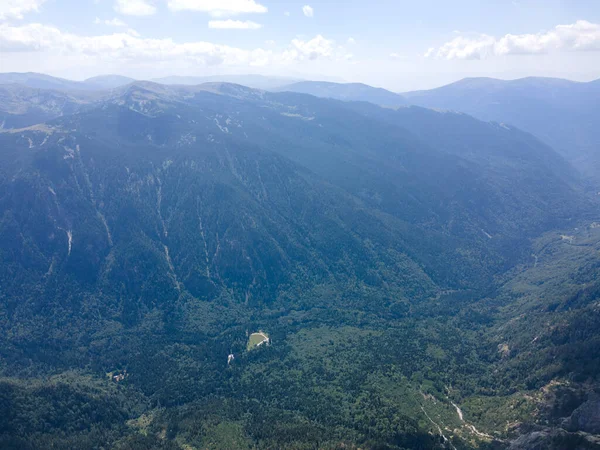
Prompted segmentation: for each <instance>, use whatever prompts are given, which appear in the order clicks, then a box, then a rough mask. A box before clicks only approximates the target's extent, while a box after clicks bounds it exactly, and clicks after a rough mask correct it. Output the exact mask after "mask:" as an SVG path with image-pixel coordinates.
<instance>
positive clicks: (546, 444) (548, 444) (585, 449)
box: [508, 428, 600, 450]
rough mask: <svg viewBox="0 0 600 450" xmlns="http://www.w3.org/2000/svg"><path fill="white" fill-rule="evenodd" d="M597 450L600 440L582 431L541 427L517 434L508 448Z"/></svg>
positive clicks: (514, 449)
mask: <svg viewBox="0 0 600 450" xmlns="http://www.w3.org/2000/svg"><path fill="white" fill-rule="evenodd" d="M565 449H569V450H598V449H600V440H598V439H596V438H595V437H594V436H589V435H585V434H583V433H569V432H568V431H565V430H562V429H557V428H543V429H540V430H536V431H533V432H530V433H527V434H523V435H522V436H519V437H518V438H517V439H515V440H514V441H512V442H511V444H510V447H509V448H508V450H565Z"/></svg>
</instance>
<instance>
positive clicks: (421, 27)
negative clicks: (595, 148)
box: [0, 0, 600, 92]
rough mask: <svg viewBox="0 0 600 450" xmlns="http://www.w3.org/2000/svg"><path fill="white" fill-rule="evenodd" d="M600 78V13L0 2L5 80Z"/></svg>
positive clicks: (170, 1)
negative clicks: (28, 76)
mask: <svg viewBox="0 0 600 450" xmlns="http://www.w3.org/2000/svg"><path fill="white" fill-rule="evenodd" d="M29 71H31V72H42V73H47V74H50V75H54V76H60V77H64V78H70V79H76V80H80V79H85V78H87V77H91V76H95V75H102V74H120V75H126V76H130V77H133V78H137V79H152V78H155V77H162V76H168V75H186V76H194V75H197V76H203V75H219V74H247V73H253V74H263V75H273V76H289V77H294V78H304V79H323V80H330V81H340V82H342V81H343V82H364V83H367V84H371V85H375V86H381V87H384V88H387V89H390V90H393V91H397V92H404V91H410V90H415V89H428V88H432V87H437V86H441V85H443V84H447V83H450V82H453V81H456V80H459V79H461V78H464V77H475V76H489V77H495V78H503V79H513V78H520V77H525V76H549V77H560V78H568V79H572V80H578V81H589V80H593V79H597V78H600V0H514V1H511V0H410V1H409V0H370V1H366V0H335V1H334V0H301V1H293V0H286V1H283V0H0V72H29Z"/></svg>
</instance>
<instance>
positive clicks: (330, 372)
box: [0, 82, 597, 448]
mask: <svg viewBox="0 0 600 450" xmlns="http://www.w3.org/2000/svg"><path fill="white" fill-rule="evenodd" d="M14 89H16V88H14ZM20 89H22V88H20ZM17 94H18V95H21V97H15V96H12V97H9V98H10V99H14V98H20V99H22V102H21V103H22V104H23V107H22V110H24V111H26V112H27V111H29V110H30V108H32V107H33V106H32V105H39V104H40V101H39V100H38V98H40V96H41V98H43V99H46V98H50V99H52V98H53V96H55V95H57V94H56V92H52V91H44V92H40V93H39V94H38V97H36V98H35V99H32V98H31V97H29V96H27V95H25V94H22V93H20V91H17ZM17 94H15V95H17ZM71 95H72V97H73V98H75V100H73V101H71V102H69V101H65V103H64V105H69V106H68V108H72V109H65V110H60V109H59V110H52V109H50V111H49V112H48V116H44V118H43V123H37V124H35V125H32V126H29V127H24V128H21V127H14V126H12V127H5V128H4V129H3V130H2V132H1V133H0V259H1V261H2V263H1V264H0V285H1V286H2V289H1V290H0V329H1V331H2V333H0V374H1V375H2V376H4V377H5V378H3V379H0V399H1V400H2V401H1V402H0V444H2V446H4V447H7V448H43V447H49V446H51V445H54V446H55V447H58V448H95V447H94V445H96V446H97V445H98V443H101V445H104V446H108V447H114V448H189V446H192V447H197V448H210V447H211V446H212V447H214V448H253V447H258V448H303V447H304V448H314V447H317V448H319V447H323V448H336V447H339V446H340V445H344V446H348V447H350V448H352V447H353V446H354V447H361V448H452V447H456V448H474V447H479V448H486V447H493V446H496V448H497V447H499V448H506V447H508V446H509V445H512V444H511V443H510V441H511V440H512V439H515V438H516V437H518V436H519V435H523V436H522V437H523V439H525V438H527V436H528V434H527V433H528V431H530V430H529V429H525V428H518V427H516V428H515V427H513V428H511V427H508V426H506V422H507V421H508V422H511V423H515V422H525V423H529V424H535V423H541V422H543V421H544V420H546V419H545V417H546V416H542V415H538V414H537V412H536V408H538V407H540V405H541V404H543V399H541V398H538V397H539V396H533V394H532V392H538V390H539V389H541V388H544V386H546V385H547V384H548V383H549V382H551V381H553V380H555V379H557V378H559V377H564V376H565V374H566V372H565V371H560V370H551V369H550V368H551V366H552V364H553V362H552V360H551V359H550V358H548V359H542V360H540V361H537V362H536V363H535V364H537V365H536V371H537V373H540V374H541V375H540V376H539V377H534V378H526V377H525V376H524V375H522V373H523V370H524V369H523V368H522V367H525V366H523V364H525V362H524V361H526V360H525V359H524V358H523V356H520V355H521V354H520V353H515V352H514V351H513V353H512V354H513V355H514V356H515V359H514V360H508V361H510V362H509V363H507V359H506V358H505V357H504V356H503V355H504V354H503V353H502V352H498V345H499V344H504V343H505V339H504V336H503V335H501V334H499V333H500V331H499V330H500V328H499V327H500V321H501V320H506V321H510V320H512V319H513V318H514V317H515V316H516V315H519V314H522V312H521V308H522V306H521V304H522V303H520V302H516V301H514V298H513V295H514V296H516V294H513V291H510V290H509V286H511V284H510V283H509V282H508V281H506V280H507V279H515V280H517V279H518V278H517V277H519V276H528V275H527V274H529V273H531V272H529V271H530V270H539V269H538V267H542V266H541V265H540V266H538V265H535V267H530V266H531V265H532V264H534V263H532V258H531V256H530V255H531V251H532V250H531V239H534V238H537V237H538V236H539V235H540V234H542V233H555V231H553V230H555V229H557V228H563V229H565V230H567V229H568V230H572V229H573V228H574V227H579V226H583V225H581V224H585V223H587V224H588V225H585V226H586V227H589V226H590V225H589V221H590V218H592V217H593V214H594V211H595V210H596V209H595V208H596V204H595V199H593V198H588V197H587V196H586V194H585V192H584V190H583V189H582V187H581V185H580V180H579V179H578V176H577V174H576V173H575V172H574V171H573V169H572V168H571V167H570V166H569V164H568V163H566V162H565V161H564V160H563V159H562V158H561V157H560V156H558V155H557V154H556V153H555V152H554V151H553V150H552V149H551V148H550V147H548V146H546V145H544V144H542V143H541V142H539V141H537V140H536V139H535V138H533V137H532V136H530V135H528V134H525V133H523V132H521V131H518V130H516V129H513V128H511V127H501V126H498V125H495V124H488V123H484V122H480V121H478V120H475V119H472V118H471V117H468V116H465V115H461V114H450V113H436V112H432V111H427V110H423V109H421V108H403V109H401V110H398V111H394V110H389V109H385V108H379V107H375V106H373V105H371V104H367V103H346V102H340V101H335V100H329V99H320V98H316V97H312V96H308V95H302V94H297V93H289V92H286V93H268V92H264V91H259V90H253V89H249V88H246V87H243V86H239V85H232V84H223V83H212V84H205V85H201V86H194V87H182V86H164V85H158V84H154V83H148V82H144V83H134V84H130V85H127V86H124V87H120V88H118V89H116V90H112V91H107V92H104V93H102V94H101V95H99V96H97V97H93V98H85V99H83V98H82V97H80V96H78V95H76V94H71ZM11 101H12V100H11ZM14 103H19V102H17V101H14ZM7 104H9V102H8V101H3V103H2V105H1V106H2V109H3V110H10V109H11V108H12V109H13V110H14V107H9V106H7ZM71 104H72V105H73V106H70V105H71ZM65 107H67V106H65ZM47 109H49V108H47ZM13 112H14V111H13ZM23 114H25V113H23ZM50 115H52V116H53V117H52V118H50V117H49V116H50ZM427 130H435V133H427ZM586 229H587V228H586ZM591 229H592V228H590V230H591ZM593 229H594V230H595V228H593ZM569 232H570V231H569ZM592 237H593V236H592ZM536 245H537V244H536ZM537 253H540V254H541V252H540V251H536V254H537ZM517 264H518V265H517ZM540 264H542V263H540ZM544 264H545V261H544ZM562 270H563V269H562V268H560V269H559V268H556V269H555V271H556V272H557V273H558V272H560V273H562V272H561V271H562ZM522 273H525V274H526V275H519V274H522ZM533 273H535V272H533ZM568 273H569V272H568V270H567V271H565V274H568ZM561 276H562V275H561ZM565 276H569V275H565ZM590 277H592V275H586V276H585V277H583V278H582V279H581V280H576V281H574V282H573V285H574V286H583V285H584V284H585V283H586V282H587V281H585V280H590V279H591V278H590ZM594 292H595V291H594ZM594 292H591V291H590V293H589V296H590V298H592V297H593V298H595V294H594ZM552 295H555V296H556V299H555V300H554V302H559V303H560V302H561V301H562V300H560V299H562V298H563V297H565V296H567V295H570V293H562V292H561V293H556V294H552ZM583 303H585V305H591V304H593V300H589V301H588V300H586V301H585V302H583ZM499 305H501V306H502V308H501V307H500V306H499ZM557 308H558V307H557ZM561 311H563V310H562V309H560V308H558V309H557V315H556V316H553V317H554V318H555V319H556V320H557V321H560V320H563V318H567V316H563V315H562V314H560V313H561ZM590 317H591V316H590ZM542 320H543V318H542V317H541V316H540V319H539V321H537V319H536V322H535V323H536V327H538V326H541V325H537V324H539V323H542ZM590 320H592V319H590ZM589 329H590V330H591V329H592V328H591V326H590V328H589ZM258 330H262V331H264V332H267V333H268V334H269V336H270V338H271V345H268V346H267V345H265V346H264V347H260V348H259V349H257V350H252V351H247V350H246V349H247V346H246V343H247V342H246V341H247V336H248V334H249V333H252V332H254V331H258ZM521 333H522V332H521V331H519V330H518V329H516V331H515V334H514V335H515V342H517V341H518V342H521V341H520V340H521V339H525V338H526V337H523V338H521V337H518V336H521ZM540 342H543V343H544V346H545V347H544V348H545V349H548V351H550V352H552V351H553V349H554V348H558V346H557V345H556V343H554V342H552V341H549V340H547V339H546V340H541V341H540ZM589 342H590V341H588V340H586V341H585V345H590V344H589ZM508 345H509V348H512V347H515V346H518V345H517V344H514V343H513V341H510V342H509V343H508ZM519 345H520V344H519ZM574 345H576V344H574ZM502 348H504V347H502ZM581 348H584V347H581ZM585 348H587V347H585ZM230 354H232V355H234V358H233V359H230V358H228V355H230ZM594 364H597V362H596V360H595V359H594V358H593V357H592V358H591V362H590V365H589V366H586V369H585V370H582V371H581V372H580V373H581V374H582V376H584V375H583V374H588V373H589V370H588V367H591V368H593V367H595V366H594ZM512 367H515V369H514V371H513V369H512ZM515 373H516V374H517V375H516V376H514V377H513V376H512V374H515ZM107 374H108V375H109V377H107ZM113 377H117V378H116V379H115V378H113ZM588 378H589V383H590V386H592V387H591V388H590V386H587V385H586V386H583V385H582V384H581V383H582V381H581V378H578V379H576V380H574V381H575V382H577V383H580V385H579V387H578V389H580V391H578V392H581V393H580V394H578V395H580V397H577V398H578V399H579V400H578V401H576V402H572V403H573V404H575V403H578V402H579V403H578V404H577V405H576V406H573V410H574V409H575V408H577V407H579V406H580V405H581V404H583V402H584V401H587V399H588V397H589V398H592V397H591V394H589V392H590V389H593V386H595V384H594V383H595V382H596V380H595V379H594V377H593V376H588ZM115 380H116V381H115ZM530 397H531V398H533V399H534V400H528V398H530ZM452 402H454V403H455V404H456V405H458V404H460V405H461V406H463V408H464V410H465V414H464V417H463V415H462V411H459V410H457V409H456V408H457V406H455V405H453V403H452ZM485 402H487V403H485ZM482 404H485V405H490V407H486V408H483V411H482V408H481V405H482ZM467 408H468V409H467ZM459 412H460V414H459ZM567 412H568V414H567ZM567 412H564V414H563V415H562V416H561V417H565V416H567V415H570V414H571V413H572V412H573V411H567ZM73 415H74V416H76V417H77V420H73V419H72V418H71V417H72V416H73ZM570 417H572V416H570ZM573 420H575V419H573ZM574 423H575V422H574ZM559 425H560V424H557V423H554V426H555V428H556V427H558V426H559ZM532 426H533V425H532ZM565 427H566V428H564V429H563V428H561V429H562V430H563V431H560V433H563V432H564V433H565V436H562V435H561V436H562V437H561V436H559V438H561V439H563V438H564V439H566V440H568V441H569V442H575V440H577V439H579V440H581V442H583V444H582V445H593V444H590V442H591V441H590V439H591V438H590V439H588V436H587V435H586V436H580V435H579V434H577V432H579V431H581V430H583V431H584V432H586V433H593V430H592V431H590V428H589V427H584V429H582V428H581V427H580V426H579V425H573V426H570V427H567V426H566V425H565ZM556 429H558V428H556ZM557 432H558V431H557ZM551 438H552V437H551ZM552 439H553V438H552ZM186 446H188V447H186ZM582 448H588V447H582ZM589 448H592V447H589Z"/></svg>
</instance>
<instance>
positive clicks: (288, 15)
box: [283, 11, 291, 17]
mask: <svg viewBox="0 0 600 450" xmlns="http://www.w3.org/2000/svg"><path fill="white" fill-rule="evenodd" d="M283 15H284V16H286V17H290V15H291V14H290V12H289V11H286V12H284V13H283Z"/></svg>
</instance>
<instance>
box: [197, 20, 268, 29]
mask: <svg viewBox="0 0 600 450" xmlns="http://www.w3.org/2000/svg"><path fill="white" fill-rule="evenodd" d="M208 28H214V29H219V30H258V29H260V28H262V25H261V24H260V23H256V22H251V21H249V20H246V21H242V20H231V19H228V20H211V21H209V22H208Z"/></svg>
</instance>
